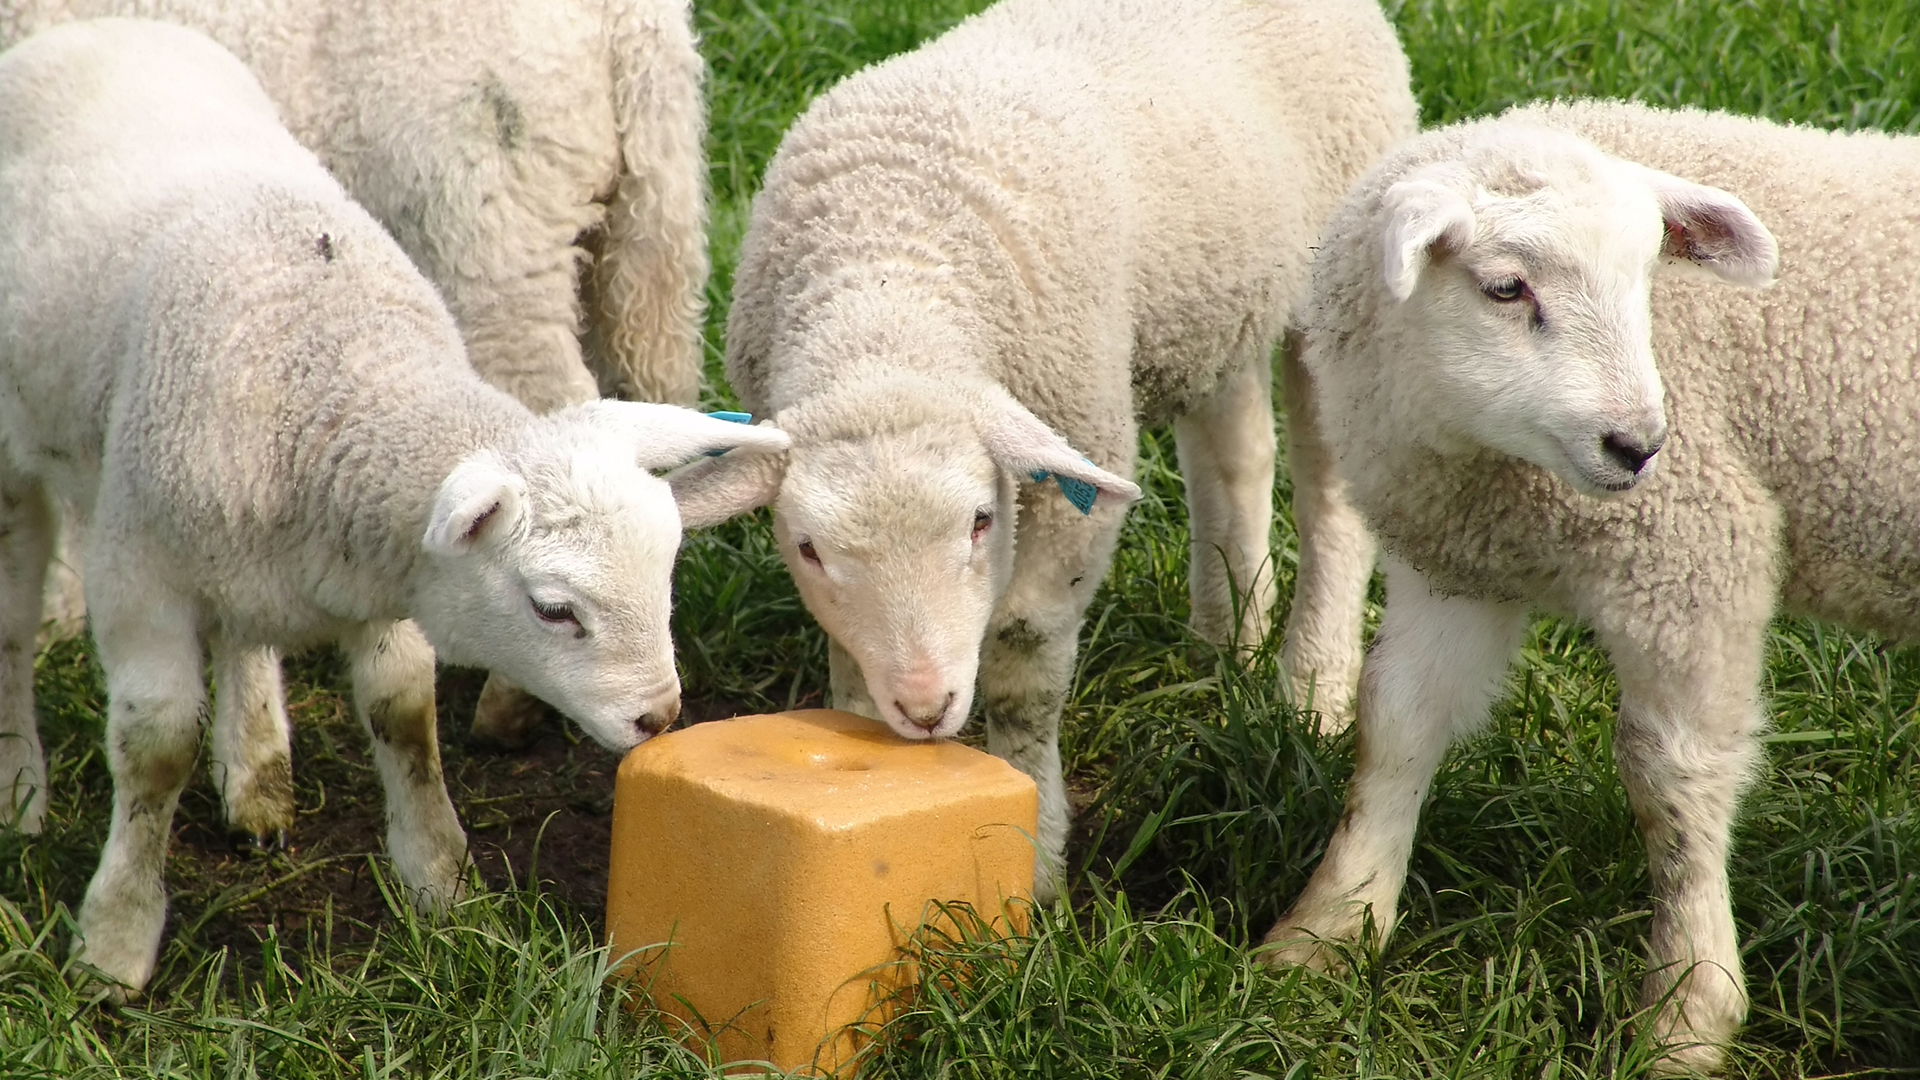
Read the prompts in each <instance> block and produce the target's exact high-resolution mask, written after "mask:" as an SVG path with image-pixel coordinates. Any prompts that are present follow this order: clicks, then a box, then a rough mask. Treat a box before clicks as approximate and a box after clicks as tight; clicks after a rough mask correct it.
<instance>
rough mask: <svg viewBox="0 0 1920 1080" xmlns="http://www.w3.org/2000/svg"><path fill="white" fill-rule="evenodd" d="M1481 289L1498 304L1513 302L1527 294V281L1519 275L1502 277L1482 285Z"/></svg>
mask: <svg viewBox="0 0 1920 1080" xmlns="http://www.w3.org/2000/svg"><path fill="white" fill-rule="evenodd" d="M1480 291H1481V292H1483V293H1486V294H1487V299H1489V300H1492V301H1493V302H1495V303H1497V304H1511V303H1513V302H1514V301H1515V300H1518V299H1520V298H1521V297H1523V296H1526V295H1527V283H1526V282H1524V281H1521V280H1520V279H1519V278H1517V277H1515V278H1502V279H1500V280H1499V281H1494V282H1489V283H1488V284H1485V285H1482V286H1480Z"/></svg>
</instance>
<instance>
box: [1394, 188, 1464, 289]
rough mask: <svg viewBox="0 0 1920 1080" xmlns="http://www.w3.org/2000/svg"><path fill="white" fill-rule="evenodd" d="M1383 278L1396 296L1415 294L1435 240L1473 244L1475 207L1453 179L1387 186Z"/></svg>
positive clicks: (1455, 245) (1452, 245) (1457, 248)
mask: <svg viewBox="0 0 1920 1080" xmlns="http://www.w3.org/2000/svg"><path fill="white" fill-rule="evenodd" d="M1381 201H1382V205H1383V206H1384V207H1385V208H1386V212H1387V227H1386V231H1385V233H1384V234H1383V235H1382V237H1381V242H1382V247H1383V249H1384V250H1383V252H1382V256H1383V257H1382V260H1381V265H1380V274H1381V279H1382V280H1383V281H1385V282H1386V285H1387V291H1388V292H1390V293H1392V294H1393V298H1394V299H1395V300H1405V299H1406V298H1407V297H1409V296H1412V295H1413V288H1414V286H1415V285H1418V284H1419V283H1420V274H1421V272H1422V271H1424V270H1426V268H1427V261H1428V259H1429V258H1431V256H1432V254H1433V246H1434V245H1435V244H1445V245H1447V246H1448V247H1449V248H1452V249H1453V250H1454V251H1464V250H1466V248H1467V245H1469V244H1471V243H1473V225H1474V221H1473V207H1472V206H1471V205H1469V204H1468V202H1467V197H1466V195H1465V194H1464V193H1462V192H1461V191H1460V190H1459V189H1458V188H1457V187H1456V186H1455V185H1454V184H1450V183H1445V182H1443V181H1441V180H1439V179H1434V178H1426V177H1416V178H1415V179H1411V180H1402V181H1401V182H1399V183H1397V184H1395V185H1393V186H1392V187H1390V188H1388V189H1387V193H1386V195H1385V196H1384V197H1383V198H1382V200H1381Z"/></svg>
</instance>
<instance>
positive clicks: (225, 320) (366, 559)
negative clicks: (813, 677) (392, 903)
mask: <svg viewBox="0 0 1920 1080" xmlns="http://www.w3.org/2000/svg"><path fill="white" fill-rule="evenodd" d="M786 445H787V439H786V437H785V436H784V435H781V434H780V433H778V432H773V431H767V430H756V429H748V428H742V427H739V426H737V425H732V424H727V423H725V422H723V421H719V420H716V419H713V418H709V417H703V416H700V415H698V414H697V413H694V412H692V411H691V410H687V409H682V408H679V407H675V406H668V405H642V404H634V403H623V402H598V401H596V402H587V403H583V404H579V405H575V406H571V407H569V408H566V409H563V410H560V411H557V412H555V413H551V414H548V415H544V416H542V415H536V414H535V413H533V412H531V411H530V410H529V409H528V408H527V407H526V406H525V405H523V404H521V403H520V402H518V401H516V400H515V399H514V398H512V397H510V396H509V395H507V394H505V393H503V392H501V391H499V390H497V389H495V388H493V387H491V386H489V385H487V384H486V383H485V382H483V381H482V380H481V379H480V377H479V376H478V375H476V374H475V373H474V371H473V369H472V367H471V366H470V365H469V364H468V363H467V361H466V357H465V353H464V351H463V348H462V345H461V341H460V336H459V334H458V332H457V331H456V329H455V327H454V323H453V320H452V319H451V318H450V317H449V315H448V313H447V311H446V308H445V307H444V305H443V304H442V303H441V301H440V298H439V297H438V295H437V294H436V293H435V291H434V289H433V287H432V286H431V285H429V284H428V283H427V282H426V280H425V279H424V278H422V277H421V276H420V274H419V272H418V271H417V270H415V269H414V267H413V266H412V264H411V263H409V262H408V260H407V258H406V256H405V254H403V253H402V252H401V251H400V249H399V248H398V247H397V246H396V245H395V244H394V243H393V241H392V240H391V239H390V238H389V237H388V236H387V234H386V233H385V232H384V231H383V230H382V229H381V227H380V226H379V224H378V223H376V222H375V221H374V220H373V219H372V218H371V217H369V216H368V215H367V214H366V213H365V212H364V211H362V210H361V209H360V208H359V207H358V206H357V205H355V204H354V203H352V202H351V201H350V200H349V199H348V198H347V196H346V195H345V193H344V192H342V191H341V189H340V187H339V185H338V184H337V183H336V182H335V181H334V180H333V179H332V178H331V177H329V176H328V174H327V173H326V171H325V170H324V169H323V168H322V167H321V166H320V164H319V162H318V161H316V160H315V159H314V157H313V155H312V154H310V153H309V152H308V151H306V150H304V149H303V148H301V147H300V145H299V144H298V143H296V142H295V141H294V140H293V138H292V137H291V136H290V135H289V134H288V133H287V132H286V131H285V129H284V128H282V127H281V126H280V123H279V121H278V120H277V118H276V116H275V112H274V108H273V105H272V103H271V102H270V101H268V99H267V98H266V96H265V95H264V94H263V93H262V91H261V89H260V87H259V85H258V84H257V83H256V82H255V81H254V79H253V77H252V76H251V75H250V74H249V73H248V72H247V70H246V69H245V68H244V67H243V66H242V65H241V64H240V63H239V61H238V60H236V59H235V58H234V57H233V56H232V55H230V54H228V53H227V52H226V51H224V50H223V49H221V48H220V47H219V46H217V45H216V44H214V43H213V42H211V41H210V40H208V39H207V38H205V37H203V36H201V35H200V34H198V33H196V32H193V31H189V30H185V29H182V28H179V27H175V26H170V25H167V24H163V23H152V22H138V21H130V20H119V19H107V20H100V21H97V22H79V23H70V24H65V25H62V26H60V27H56V28H54V29H52V30H49V31H46V32H44V33H42V34H40V35H37V36H35V37H33V38H31V39H29V40H28V41H26V42H24V43H22V44H20V45H17V46H15V47H14V48H13V49H11V50H8V51H7V52H5V53H0V538H3V539H4V541H5V542H4V543H0V589H4V595H0V781H4V783H5V785H6V787H7V788H8V790H7V792H6V796H7V797H5V798H0V812H3V813H5V814H7V815H8V816H10V817H11V816H15V815H17V816H18V820H19V822H20V824H21V826H22V827H23V828H25V829H28V830H32V829H37V828H38V827H39V825H40V822H41V817H42V815H43V813H44V807H45V792H44V790H43V789H44V786H45V782H46V770H45V763H44V761H43V760H42V756H41V752H40V746H39V741H38V738H37V735H36V733H35V730H34V720H33V698H32V662H33V651H32V641H33V637H34V631H35V628H36V627H35V624H36V623H37V618H36V616H37V614H38V610H39V603H38V598H39V596H40V587H41V581H42V575H43V573H44V571H45V567H46V561H47V558H48V555H49V552H50V549H51V543H52V538H51V528H52V522H51V516H50V514H49V508H50V506H51V504H52V503H53V502H54V501H56V500H58V501H62V502H65V503H67V504H69V505H71V506H73V507H75V508H77V509H78V511H79V512H80V513H82V514H83V515H84V516H85V517H86V518H87V520H88V523H89V527H88V528H87V530H86V561H87V568H88V576H87V592H88V597H87V598H88V601H89V607H90V609H91V617H92V629H93V634H94V638H95V641H96V644H97V646H98V648H99V655H100V659H101V663H102V666H103V668H104V670H105V673H106V681H107V693H108V698H109V709H108V722H107V753H108V760H109V764H110V765H111V768H112V771H113V775H114V784H115V798H114V815H113V823H112V827H111V831H110V833H109V839H108V842H107V847H106V850H105V851H104V852H103V854H102V858H101V865H100V870H99V871H98V873H96V875H95V877H94V879H93V882H92V884H91V885H90V886H89V888H88V893H87V899H86V902H85V904H84V905H83V907H82V909H81V914H80V928H81V934H82V939H83V945H82V948H83V949H84V951H85V954H86V957H87V960H88V962H90V963H92V964H94V965H95V966H96V967H98V968H99V969H100V970H102V971H103V972H105V973H106V974H107V975H109V976H111V977H113V978H115V979H117V980H119V981H120V982H121V983H123V984H125V985H126V986H128V987H131V988H133V989H136V990H137V989H138V988H139V987H140V986H141V985H142V984H143V983H144V982H145V980H146V979H147V977H148V976H149V975H150V974H151V971H152V964H153V959H154V956H155V953H156V950H157V948H158V941H159V935H160V930H161V926H162V923H163V919H164V908H165V896H164V890H163V888H162V885H161V878H160V874H161V864H162V862H163V861H164V854H165V846H166V838H167V829H168V824H167V823H168V821H169V820H170V818H171V816H172V812H173V807H174V804H175V801H176V800H177V798H178V795H179V792H180V789H181V786H182V785H183V784H184V782H185V779H186V774H187V772H188V770H189V768H190V766H191V763H192V761H193V758H194V755H195V752H196V749H197V747H198V744H199V735H200V727H201V722H202V712H203V709H204V707H205V698H206V694H205V687H204V685H203V683H202V663H203V659H202V658H203V649H205V650H210V651H211V652H212V654H213V662H214V668H215V671H216V672H218V673H219V675H220V677H221V679H222V682H221V685H220V687H219V690H220V691H221V693H220V695H219V699H218V701H217V702H216V715H215V719H214V727H215V735H214V742H215V747H216V752H224V753H227V754H228V755H229V757H228V759H227V760H226V761H224V762H223V768H224V770H225V771H226V773H227V774H229V778H230V779H231V781H232V785H237V786H238V787H239V788H241V789H245V788H246V787H247V786H248V785H250V784H256V783H264V784H265V785H266V786H267V787H272V786H273V785H274V784H276V783H277V784H280V785H284V782H285V743H284V739H285V735H284V713H283V712H281V711H280V709H281V706H280V704H279V698H280V694H279V685H278V676H277V671H276V670H275V668H274V664H273V662H272V650H274V649H277V648H290V647H299V646H306V645H311V644H316V643H321V642H328V641H332V642H338V643H340V644H341V646H342V647H343V648H344V650H345V651H346V653H347V656H348V660H349V662H350V664H351V666H352V669H353V683H354V697H355V708H356V711H357V712H358V714H359V716H360V718H361V720H362V722H363V724H364V725H365V726H366V727H367V729H368V731H369V732H370V734H371V735H372V736H373V738H374V756H375V760H376V764H377V766H378V767H379V770H380V773H381V776H382V779H383V781H384V782H385V787H386V792H387V800H388V819H389V837H388V839H389V846H390V849H391V850H392V852H393V855H394V858H395V860H396V863H397V865H398V868H399V871H400V876H401V878H402V880H403V881H404V882H405V883H406V885H407V887H408V888H409V889H410V890H412V891H414V892H415V893H416V894H418V896H419V897H420V898H421V900H422V902H423V903H428V904H433V903H439V902H443V901H445V900H446V899H448V898H449V897H450V896H452V895H453V894H454V893H455V892H456V891H457V890H458V888H459V887H460V882H461V873H462V866H463V865H464V860H465V838H464V836H463V835H462V833H461V830H460V826H459V822H458V820H457V819H456V818H455V817H454V814H453V808H452V805H451V804H450V803H449V802H448V801H447V796H446V791H445V787H444V784H443V783H442V781H441V778H440V771H439V757H438V750H437V748H436V745H435V742H434V714H433V664H434V656H435V650H436V649H437V650H439V652H440V653H441V654H442V655H444V656H445V657H446V658H447V659H449V660H452V661H454V662H456V663H464V664H473V665H479V666H485V667H489V668H495V669H498V670H500V671H502V672H504V673H506V674H507V675H509V676H510V677H512V678H514V679H516V680H518V681H520V682H521V683H523V684H525V685H526V686H528V687H529V688H531V689H533V690H534V691H535V692H537V693H539V694H541V695H542V696H543V697H546V698H547V699H548V700H550V701H552V702H554V703H555V704H556V705H557V706H558V707H560V708H561V710H562V711H564V712H566V713H567V714H569V715H570V716H572V717H573V718H575V719H576V720H577V721H579V723H580V724H581V726H582V727H583V728H584V729H585V730H586V731H588V732H589V733H590V734H592V735H593V736H594V737H595V738H596V739H598V740H599V741H601V742H602V743H604V744H606V745H608V746H610V747H614V748H616V749H624V748H626V747H630V746H632V745H634V744H635V743H637V742H639V741H640V740H641V739H643V738H645V737H646V736H647V734H649V733H650V732H651V731H654V730H658V729H659V728H660V727H663V726H664V725H665V724H667V723H669V722H671V720H672V719H673V716H674V715H675V713H676V712H677V711H678V702H679V684H678V680H677V678H676V676H675V673H674V666H673V657H672V645H671V638H670V636H669V634H668V628H667V617H668V609H669V603H670V583H669V577H670V574H671V570H672V564H673V558H674V554H675V551H676V549H677V547H678V544H679V538H680V521H679V516H678V513H677V511H676V509H675V506H674V503H673V498H672V493H671V491H670V489H669V488H668V486H667V484H666V483H665V482H664V481H663V480H661V479H659V478H658V477H656V476H654V475H652V474H651V473H650V472H649V471H648V470H649V469H654V468H664V467H668V466H672V465H676V464H679V463H682V462H684V461H686V460H687V459H689V458H691V457H694V456H697V455H699V454H701V453H703V452H705V451H708V450H712V449H723V448H727V447H734V446H751V447H755V448H758V449H762V450H779V449H783V448H784V447H785V446H786ZM543 610H544V614H543ZM408 620H413V621H408ZM416 623H417V627H416ZM429 643H430V644H429ZM256 739H265V740H273V741H277V744H276V745H274V746H273V747H271V749H270V752H268V753H266V754H260V753H257V752H255V751H257V750H258V747H257V745H255V743H254V741H253V740H256ZM275 761H277V762H278V763H279V764H278V770H279V775H278V776H267V777H262V776H259V775H256V774H257V772H258V770H260V769H261V768H262V767H263V766H266V765H268V764H270V763H272V762H275ZM233 792H234V786H229V788H228V795H229V798H230V800H231V798H232V797H233Z"/></svg>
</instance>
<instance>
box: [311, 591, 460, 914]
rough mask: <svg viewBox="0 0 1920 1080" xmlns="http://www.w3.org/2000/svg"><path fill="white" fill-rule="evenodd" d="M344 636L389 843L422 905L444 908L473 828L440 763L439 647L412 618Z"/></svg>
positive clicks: (455, 890) (456, 889) (456, 888)
mask: <svg viewBox="0 0 1920 1080" xmlns="http://www.w3.org/2000/svg"><path fill="white" fill-rule="evenodd" d="M342 644H343V645H344V646H345V647H346V650H347V656H348V659H349V661H350V662H351V664H352V669H353V705H354V712H355V713H356V714H357V715H358V716H359V718H360V726H361V727H362V728H363V729H365V731H366V732H367V735H368V737H369V738H370V739H371V740H372V742H373V761H374V766H375V767H376V768H377V769H378V770H379V772H380V783H381V787H382V788H383V789H384V791H385V793H386V800H387V851H388V853H389V854H391V855H392V856H393V863H394V866H395V867H396V868H397V869H398V870H399V872H400V880H401V882H402V884H404V885H405V886H406V889H407V893H408V896H409V897H410V898H411V899H412V900H413V902H414V906H415V907H417V908H419V909H420V910H422V911H437V910H441V909H444V908H445V907H446V906H447V905H448V904H449V903H451V902H452V901H454V900H455V899H457V898H458V897H459V896H460V894H461V893H462V892H463V891H464V888H465V881H466V870H467V834H466V832H465V831H464V830H463V829H461V827H460V818H459V815H458V814H456V813H454V809H453V800H451V799H449V798H448V797H447V784H446V779H445V777H444V776H443V775H442V774H441V771H440V741H439V735H438V729H437V727H436V723H435V717H434V707H433V647H432V646H431V645H428V644H427V639H426V638H425V637H423V636H422V635H421V633H420V628H419V627H417V626H415V625H414V624H413V623H411V622H405V621H402V622H394V623H368V624H366V625H364V626H362V627H360V629H359V630H358V631H357V632H356V633H354V634H353V635H351V636H349V637H348V638H347V639H346V640H345V641H343V642H342Z"/></svg>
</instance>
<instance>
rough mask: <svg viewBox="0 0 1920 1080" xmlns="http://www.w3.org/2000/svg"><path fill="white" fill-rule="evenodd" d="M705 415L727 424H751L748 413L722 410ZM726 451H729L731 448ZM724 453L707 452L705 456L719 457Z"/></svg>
mask: <svg viewBox="0 0 1920 1080" xmlns="http://www.w3.org/2000/svg"><path fill="white" fill-rule="evenodd" d="M707 415H708V416H711V417H713V418H714V419H715V420H725V421H726V422H727V423H729V424H751V423H753V414H752V413H750V412H727V411H726V410H725V409H722V410H720V411H718V412H710V413H708V414H707ZM728 449H731V447H729V448H728ZM726 452H727V451H726V450H709V451H707V456H708V457H719V456H720V455H721V454H724V453H726Z"/></svg>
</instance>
